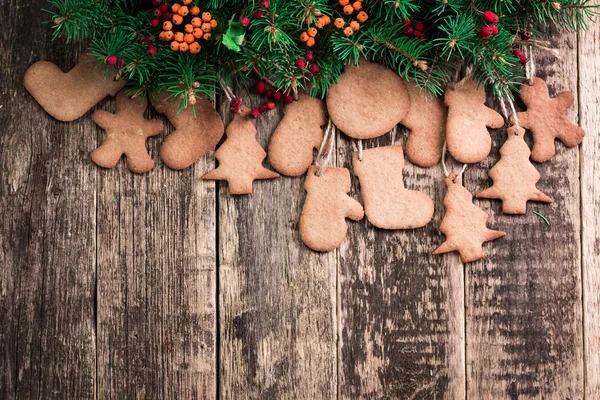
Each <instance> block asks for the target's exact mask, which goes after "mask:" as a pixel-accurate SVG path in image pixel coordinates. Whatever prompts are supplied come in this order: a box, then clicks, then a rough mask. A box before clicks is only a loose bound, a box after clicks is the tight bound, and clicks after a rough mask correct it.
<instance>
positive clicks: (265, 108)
mask: <svg viewBox="0 0 600 400" xmlns="http://www.w3.org/2000/svg"><path fill="white" fill-rule="evenodd" d="M267 111H268V108H267V106H265V105H262V106H260V107H258V112H259V113H261V114H264V113H266V112H267Z"/></svg>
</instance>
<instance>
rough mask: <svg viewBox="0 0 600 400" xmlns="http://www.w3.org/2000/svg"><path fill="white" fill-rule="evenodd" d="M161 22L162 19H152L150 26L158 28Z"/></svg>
mask: <svg viewBox="0 0 600 400" xmlns="http://www.w3.org/2000/svg"><path fill="white" fill-rule="evenodd" d="M159 24H160V21H159V20H158V19H156V18H154V19H153V20H151V21H150V26H151V27H153V28H156V27H157V26H158V25H159Z"/></svg>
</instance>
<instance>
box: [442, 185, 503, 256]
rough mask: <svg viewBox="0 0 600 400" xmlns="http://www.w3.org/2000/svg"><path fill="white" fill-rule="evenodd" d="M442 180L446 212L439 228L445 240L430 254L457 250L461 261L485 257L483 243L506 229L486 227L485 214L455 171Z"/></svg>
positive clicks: (496, 236) (498, 235)
mask: <svg viewBox="0 0 600 400" xmlns="http://www.w3.org/2000/svg"><path fill="white" fill-rule="evenodd" d="M445 182H446V186H447V187H448V191H447V192H446V197H444V207H446V215H444V219H443V220H442V223H441V225H440V231H442V233H443V234H444V235H446V241H445V242H444V243H442V245H441V246H440V247H438V248H437V249H435V250H434V251H433V254H442V253H448V252H450V251H455V250H456V251H458V252H459V253H460V258H461V259H462V262H464V263H466V262H471V261H475V260H479V259H480V258H482V257H483V256H484V254H483V246H482V245H483V243H484V242H488V241H490V240H494V239H498V238H500V237H502V236H504V235H506V232H501V231H493V230H491V229H488V228H487V227H486V222H487V220H488V215H487V214H486V213H485V211H483V210H482V209H481V208H479V207H477V206H476V205H475V204H473V196H471V193H469V191H468V190H467V189H465V188H464V187H463V185H462V183H461V181H460V179H456V175H455V174H450V175H449V176H448V177H447V178H446V180H445Z"/></svg>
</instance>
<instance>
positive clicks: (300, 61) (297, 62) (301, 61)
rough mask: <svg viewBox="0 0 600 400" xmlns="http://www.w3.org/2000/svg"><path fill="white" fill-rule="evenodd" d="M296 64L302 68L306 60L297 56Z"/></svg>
mask: <svg viewBox="0 0 600 400" xmlns="http://www.w3.org/2000/svg"><path fill="white" fill-rule="evenodd" d="M296 66H297V67H298V68H300V69H304V68H305V67H306V62H305V61H304V60H303V59H301V58H297V59H296Z"/></svg>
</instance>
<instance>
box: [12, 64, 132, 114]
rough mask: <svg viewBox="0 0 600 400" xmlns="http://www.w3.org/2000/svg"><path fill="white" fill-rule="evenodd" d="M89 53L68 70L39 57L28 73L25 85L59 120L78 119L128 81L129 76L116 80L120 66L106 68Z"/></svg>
mask: <svg viewBox="0 0 600 400" xmlns="http://www.w3.org/2000/svg"><path fill="white" fill-rule="evenodd" d="M97 64H98V63H97V62H96V61H94V60H93V59H92V57H91V56H89V55H87V54H85V53H84V54H82V55H81V56H80V57H79V63H78V64H77V65H76V66H75V67H74V68H73V69H72V70H70V71H69V72H67V73H64V72H62V71H61V70H60V68H58V67H57V66H56V65H54V64H52V63H51V62H48V61H38V62H36V63H35V64H33V65H31V67H29V69H27V72H26V73H25V78H24V79H23V83H24V84H25V89H27V91H28V92H29V93H31V95H32V96H33V98H34V99H36V100H37V102H38V103H40V105H41V106H42V108H43V109H44V110H46V112H47V113H48V114H50V115H51V116H53V117H54V118H56V119H58V120H59V121H74V120H76V119H77V118H79V117H81V116H82V115H83V114H85V113H86V112H88V111H89V110H90V109H91V108H92V107H94V106H95V105H96V104H98V102H99V101H100V100H102V99H103V98H105V97H106V96H108V95H111V96H114V95H116V94H117V93H118V92H119V90H121V89H123V87H125V85H126V84H127V80H126V79H121V80H119V81H115V77H116V76H117V70H116V69H114V68H109V70H108V74H107V75H106V77H105V76H104V68H98V66H97Z"/></svg>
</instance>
